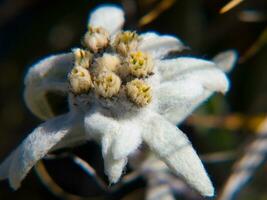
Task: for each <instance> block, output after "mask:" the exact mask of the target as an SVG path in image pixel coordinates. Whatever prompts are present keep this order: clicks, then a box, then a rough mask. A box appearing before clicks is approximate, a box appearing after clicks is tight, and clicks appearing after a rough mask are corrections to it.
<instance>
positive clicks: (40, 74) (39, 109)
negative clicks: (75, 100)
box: [24, 53, 74, 120]
mask: <svg viewBox="0 0 267 200" xmlns="http://www.w3.org/2000/svg"><path fill="white" fill-rule="evenodd" d="M73 61H74V57H73V54H72V53H67V54H59V55H54V56H49V57H47V58H45V59H43V60H41V61H39V62H38V63H36V64H34V65H33V66H32V67H31V68H30V69H29V71H28V73H27V75H26V77H25V80H24V84H25V90H24V100H25V102H26V105H27V106H28V108H29V109H30V110H31V112H32V113H33V114H35V115H36V116H38V117H39V118H41V119H44V120H45V119H48V118H50V117H53V116H54V114H53V112H52V109H51V107H50V105H49V102H48V99H47V96H46V94H47V93H48V92H49V91H56V92H60V93H62V94H66V93H67V90H68V84H67V74H68V71H70V69H71V68H72V66H73Z"/></svg>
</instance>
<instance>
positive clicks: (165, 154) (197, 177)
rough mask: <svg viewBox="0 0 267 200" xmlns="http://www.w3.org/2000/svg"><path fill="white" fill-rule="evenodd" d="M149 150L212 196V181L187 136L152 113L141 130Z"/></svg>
mask: <svg viewBox="0 0 267 200" xmlns="http://www.w3.org/2000/svg"><path fill="white" fill-rule="evenodd" d="M143 139H144V141H145V142H146V143H147V144H148V146H149V147H150V148H151V150H152V151H153V152H154V153H155V154H156V155H157V156H158V157H159V158H160V159H161V160H163V161H164V162H165V163H166V164H167V165H168V166H169V167H170V168H171V169H172V170H173V171H174V172H175V173H176V174H177V175H179V176H181V177H182V178H183V179H185V181H186V182H187V183H188V184H189V185H191V186H192V187H193V188H195V189H196V190H198V191H199V192H200V193H201V194H202V195H203V196H213V195H214V188H213V186H212V183H211V181H210V179H209V177H208V175H207V173H206V171H205V169H204V167H203V165H202V163H201V161H200V159H199V157H198V156H197V154H196V152H195V150H194V149H193V147H192V145H191V143H190V142H189V140H188V138H187V137H186V136H185V135H184V133H183V132H182V131H180V130H179V129H178V128H177V127H176V126H174V125H172V124H171V123H169V122H168V121H166V120H165V119H164V118H162V117H161V116H159V115H153V116H152V117H151V119H150V121H149V123H148V125H147V128H146V129H145V131H144V132H143Z"/></svg>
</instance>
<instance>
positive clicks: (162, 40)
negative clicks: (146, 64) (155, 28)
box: [139, 32, 185, 59]
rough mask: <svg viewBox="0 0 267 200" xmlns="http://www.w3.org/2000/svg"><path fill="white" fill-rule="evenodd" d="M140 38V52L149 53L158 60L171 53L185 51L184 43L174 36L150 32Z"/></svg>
mask: <svg viewBox="0 0 267 200" xmlns="http://www.w3.org/2000/svg"><path fill="white" fill-rule="evenodd" d="M140 37H141V42H140V46H139V48H140V50H142V51H146V52H149V53H150V54H151V55H152V56H153V57H154V58H156V59H160V58H162V57H164V56H166V55H167V54H168V53H170V52H171V51H182V50H183V49H185V46H184V45H183V43H182V42H181V41H180V40H179V39H178V38H176V37H174V36H170V35H158V34H156V33H153V32H148V33H144V34H141V35H140Z"/></svg>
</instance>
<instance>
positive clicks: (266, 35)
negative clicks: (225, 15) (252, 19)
mask: <svg viewBox="0 0 267 200" xmlns="http://www.w3.org/2000/svg"><path fill="white" fill-rule="evenodd" d="M266 44H267V27H266V28H265V29H264V30H263V31H262V33H261V34H260V36H259V38H258V39H257V40H256V41H255V42H254V44H253V45H252V46H251V47H250V48H249V49H248V50H247V51H246V53H245V54H244V55H243V56H242V57H241V58H240V60H239V61H240V62H241V63H242V62H244V61H246V60H247V59H249V58H251V57H252V56H254V55H255V54H256V53H257V52H258V51H259V50H260V49H261V48H262V47H263V46H265V45H266Z"/></svg>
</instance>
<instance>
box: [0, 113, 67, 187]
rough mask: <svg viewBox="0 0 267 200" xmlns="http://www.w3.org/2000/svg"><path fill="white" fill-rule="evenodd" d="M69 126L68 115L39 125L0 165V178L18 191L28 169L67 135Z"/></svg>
mask: <svg viewBox="0 0 267 200" xmlns="http://www.w3.org/2000/svg"><path fill="white" fill-rule="evenodd" d="M71 126H72V118H71V117H70V116H69V115H62V116H59V117H56V118H53V119H51V120H48V121H47V122H45V123H43V124H41V125H40V126H39V127H37V128H36V129H35V130H34V131H33V132H32V133H31V134H30V135H29V136H28V137H27V138H26V139H25V140H24V141H23V142H22V144H21V145H20V146H19V147H18V148H17V149H16V150H15V151H13V153H11V155H9V157H8V158H7V159H6V160H5V161H4V162H3V163H2V164H1V165H0V174H1V177H0V178H1V179H5V178H7V179H8V180H9V183H10V185H11V187H12V188H14V189H18V188H19V187H20V183H21V181H22V180H23V179H24V178H25V176H26V175H27V173H28V172H29V171H30V169H31V168H32V167H33V166H34V165H35V164H36V162H38V160H40V159H41V158H42V157H44V156H45V155H46V154H47V152H48V151H49V150H50V149H51V148H52V147H53V146H54V145H56V144H57V143H58V142H59V141H60V140H61V139H62V138H63V137H64V136H65V135H66V134H68V133H69V131H70V128H71ZM7 169H8V172H7ZM3 172H5V174H4V176H3Z"/></svg>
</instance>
